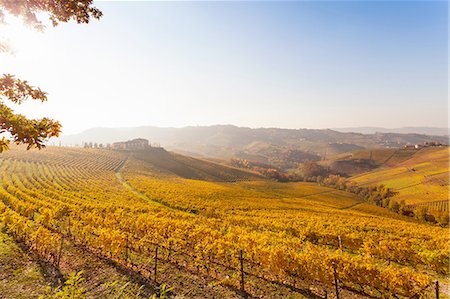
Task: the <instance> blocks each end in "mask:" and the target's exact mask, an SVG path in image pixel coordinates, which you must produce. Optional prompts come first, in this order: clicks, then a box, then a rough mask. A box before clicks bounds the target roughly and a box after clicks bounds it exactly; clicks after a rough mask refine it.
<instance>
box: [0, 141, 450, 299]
mask: <svg viewBox="0 0 450 299" xmlns="http://www.w3.org/2000/svg"><path fill="white" fill-rule="evenodd" d="M155 164H156V163H153V162H152V163H150V162H149V161H147V162H145V161H143V160H142V159H140V157H139V156H134V155H129V153H126V152H116V151H111V150H103V149H92V150H87V149H72V148H67V149H65V148H49V149H45V150H42V151H34V152H26V151H23V150H17V149H13V150H11V152H8V153H7V154H6V155H2V156H0V226H2V227H4V229H5V231H7V232H9V233H10V234H11V235H15V236H17V237H20V238H21V239H22V240H24V242H25V243H26V244H28V245H29V246H34V248H36V250H37V252H38V253H39V254H41V255H42V256H44V257H46V258H49V257H51V256H52V255H53V256H54V255H55V254H56V253H57V250H58V246H55V244H60V240H61V238H62V236H63V235H66V236H67V238H66V242H70V243H71V244H72V242H73V243H75V244H82V246H85V247H86V248H88V249H90V250H92V251H94V252H96V253H97V254H101V256H102V257H103V258H104V259H106V260H108V261H111V260H113V261H115V262H117V263H120V264H121V265H122V266H123V267H128V268H127V269H128V270H130V271H134V270H133V269H136V267H137V268H139V269H144V268H145V267H147V268H148V266H149V261H152V258H153V253H154V252H155V248H159V250H160V251H159V254H160V257H161V259H163V258H170V259H171V262H172V263H175V264H177V265H179V266H181V267H186V268H187V269H191V270H192V269H194V270H195V269H197V270H196V271H200V272H201V273H202V275H215V274H214V273H219V274H218V275H219V278H220V279H224V277H228V278H227V279H226V281H224V282H223V283H225V284H229V285H232V286H235V287H236V286H237V287H238V286H239V280H238V279H237V275H235V274H236V273H237V272H233V271H231V272H230V271H228V272H227V271H226V270H224V268H223V267H219V266H218V265H227V266H228V267H233V268H235V269H238V268H239V260H238V259H237V256H238V255H239V252H240V251H241V250H242V252H243V254H244V256H245V257H246V260H245V267H246V271H247V272H248V273H253V274H254V275H255V276H258V277H261V276H263V277H265V278H266V279H267V280H275V281H277V283H278V284H285V283H293V284H295V285H296V286H297V287H300V288H307V289H308V290H309V289H311V290H315V291H316V292H318V291H317V290H319V291H320V292H322V291H323V290H324V289H325V288H326V289H328V290H330V289H331V288H332V286H333V285H332V283H333V269H332V262H334V263H335V264H336V265H337V266H336V267H337V271H338V273H339V280H340V283H341V285H343V286H346V288H347V289H350V290H354V291H359V292H360V291H361V288H363V289H364V291H365V292H369V293H371V294H380V293H386V294H399V295H400V294H402V295H404V296H408V297H412V296H414V295H415V294H422V293H424V292H425V294H427V295H428V294H429V292H431V289H429V288H427V287H428V286H429V284H430V282H431V280H432V279H440V280H444V279H445V278H443V276H442V275H447V274H448V241H449V240H448V234H447V230H446V229H445V228H441V227H437V226H431V225H429V224H425V223H419V222H417V221H415V220H413V219H411V218H406V217H402V216H400V215H397V214H394V213H391V212H389V211H388V210H387V209H383V208H379V207H376V206H372V205H368V204H366V203H363V202H362V201H360V200H359V199H358V198H357V197H356V196H355V195H353V194H350V193H346V192H344V191H338V190H335V189H330V188H326V187H322V186H318V185H315V184H311V183H277V182H272V181H267V180H256V181H251V180H250V181H236V182H224V181H202V180H194V179H186V178H184V177H181V176H178V175H176V174H175V172H173V171H172V172H171V171H167V170H165V169H162V168H161V166H158V167H157V166H155ZM339 240H340V241H341V242H339ZM340 244H341V245H342V246H340ZM167 248H168V249H167ZM186 254H187V255H188V256H187V257H186ZM73 258H77V256H76V255H75V254H64V255H63V259H65V260H64V263H63V264H64V265H65V264H68V261H70V259H73ZM161 262H162V261H161ZM80 263H82V260H80ZM130 265H134V266H133V267H134V268H133V267H132V266H130ZM250 265H251V266H250ZM167 267H168V266H167ZM164 269H166V268H164ZM206 269H208V271H207V270H206ZM164 271H165V270H161V272H162V273H161V275H162V274H163V273H164ZM143 273H144V274H142V275H147V276H148V277H150V278H151V275H152V274H151V273H153V272H152V270H150V272H149V271H147V272H145V271H144V272H143ZM149 273H150V275H149ZM220 275H221V276H220ZM255 276H250V275H249V274H246V290H247V291H248V292H250V293H251V294H252V295H254V296H255V297H264V298H286V297H287V296H284V297H283V296H281V295H279V293H278V289H274V288H273V285H272V287H271V288H268V287H267V284H268V282H267V280H261V279H259V280H258V279H257V278H255ZM216 279H217V278H216ZM163 281H164V282H165V283H168V284H169V285H172V281H171V280H163ZM104 282H105V281H98V285H101V283H104ZM96 283H97V282H96ZM182 290H183V288H182V287H180V288H178V289H175V293H177V292H181V291H182ZM377 290H378V291H377ZM320 292H319V293H317V294H318V296H319V295H320V296H323V292H322V293H320ZM278 295H279V296H278ZM198 297H200V298H201V297H202V296H201V295H199V296H198ZM222 297H223V298H226V296H222ZM425 297H426V296H425ZM216 298H220V296H217V297H216ZM343 298H351V297H346V296H344V295H343Z"/></svg>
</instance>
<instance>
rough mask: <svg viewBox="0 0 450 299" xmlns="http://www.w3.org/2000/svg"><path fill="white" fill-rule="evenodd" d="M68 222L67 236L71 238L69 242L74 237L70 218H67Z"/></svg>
mask: <svg viewBox="0 0 450 299" xmlns="http://www.w3.org/2000/svg"><path fill="white" fill-rule="evenodd" d="M67 220H68V222H69V224H68V227H67V235H68V236H69V240H70V239H71V238H70V237H71V236H72V229H71V228H72V223H71V222H70V216H69V217H67Z"/></svg>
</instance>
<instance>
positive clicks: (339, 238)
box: [338, 236, 342, 250]
mask: <svg viewBox="0 0 450 299" xmlns="http://www.w3.org/2000/svg"><path fill="white" fill-rule="evenodd" d="M338 241H339V249H340V250H342V239H341V236H338Z"/></svg>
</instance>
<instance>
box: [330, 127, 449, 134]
mask: <svg viewBox="0 0 450 299" xmlns="http://www.w3.org/2000/svg"><path fill="white" fill-rule="evenodd" d="M333 130H336V131H338V132H344V133H348V132H353V133H361V134H375V133H398V134H424V135H435V136H449V129H448V128H436V127H402V128H394V129H387V128H382V127H355V128H335V129H333Z"/></svg>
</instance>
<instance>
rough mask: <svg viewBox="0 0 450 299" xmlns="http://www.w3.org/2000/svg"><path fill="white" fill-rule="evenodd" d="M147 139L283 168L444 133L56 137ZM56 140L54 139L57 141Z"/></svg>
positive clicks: (130, 132) (71, 139)
mask: <svg viewBox="0 0 450 299" xmlns="http://www.w3.org/2000/svg"><path fill="white" fill-rule="evenodd" d="M138 137H142V138H147V139H149V140H150V142H151V143H153V142H156V143H159V144H160V145H161V146H163V147H164V148H167V149H169V150H173V151H177V152H179V153H183V154H187V155H191V156H204V157H212V158H221V159H229V158H241V159H248V160H254V161H257V162H260V163H269V164H272V165H275V166H277V167H280V168H283V169H289V168H295V167H296V166H297V165H298V163H302V162H304V161H306V160H320V159H323V158H327V157H329V156H333V155H337V154H340V153H345V152H350V151H355V150H361V149H366V148H386V147H390V148H400V147H403V146H404V145H406V144H416V143H423V142H426V141H439V142H443V143H447V138H446V137H443V136H428V135H423V134H398V133H377V134H361V133H343V132H338V131H335V130H330V129H324V130H316V129H279V128H257V129H252V128H246V127H236V126H232V125H216V126H197V127H185V128H159V127H151V126H146V127H134V128H94V129H89V130H86V131H84V132H82V133H80V134H75V135H67V136H63V137H61V138H60V139H59V141H60V142H61V143H62V144H63V145H75V144H78V145H81V144H82V143H83V142H97V143H112V142H116V141H123V140H128V139H132V138H138ZM57 142H58V141H56V143H57Z"/></svg>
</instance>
